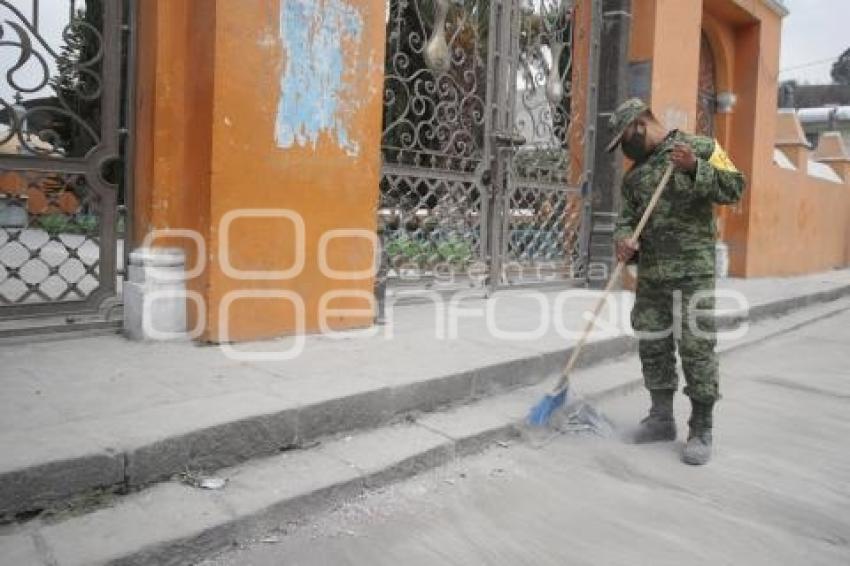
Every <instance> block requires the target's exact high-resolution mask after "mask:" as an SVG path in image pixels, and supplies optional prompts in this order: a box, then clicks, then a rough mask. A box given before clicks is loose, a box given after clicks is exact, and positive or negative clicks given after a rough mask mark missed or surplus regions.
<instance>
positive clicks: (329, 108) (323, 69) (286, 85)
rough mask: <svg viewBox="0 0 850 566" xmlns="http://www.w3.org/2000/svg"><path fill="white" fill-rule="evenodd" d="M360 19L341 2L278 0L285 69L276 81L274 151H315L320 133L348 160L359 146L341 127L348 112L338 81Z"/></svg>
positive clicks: (351, 55) (350, 59)
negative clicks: (328, 138) (295, 149)
mask: <svg viewBox="0 0 850 566" xmlns="http://www.w3.org/2000/svg"><path fill="white" fill-rule="evenodd" d="M362 30H363V19H362V17H361V15H360V13H359V12H358V11H357V10H356V9H354V8H353V7H351V6H349V5H347V4H345V3H344V2H342V1H341V0H281V6H280V37H281V42H282V43H283V48H284V50H285V55H286V65H285V67H284V69H283V73H282V75H281V80H280V102H279V104H278V111H277V124H276V128H275V139H276V141H277V145H278V147H283V148H289V147H292V146H294V145H296V144H297V145H299V146H301V147H307V146H312V147H316V144H317V142H318V140H319V136H320V134H322V133H325V134H328V135H329V136H331V139H334V140H336V143H337V144H338V145H339V147H340V148H341V149H343V150H344V151H345V152H346V153H348V154H349V155H357V153H358V152H359V146H358V144H357V142H356V141H354V140H352V139H351V138H350V136H349V133H348V127H347V124H346V121H347V118H349V117H350V115H351V112H352V110H353V106H354V100H353V96H352V94H351V93H349V92H347V91H348V90H349V87H347V85H346V84H345V82H344V80H343V78H344V74H345V70H346V68H347V67H348V66H350V65H353V64H356V61H357V59H356V58H357V56H358V53H357V50H356V49H355V50H354V52H351V51H349V52H348V53H343V44H344V43H345V44H346V45H348V46H352V45H353V46H355V47H356V46H359V44H360V37H361V33H362Z"/></svg>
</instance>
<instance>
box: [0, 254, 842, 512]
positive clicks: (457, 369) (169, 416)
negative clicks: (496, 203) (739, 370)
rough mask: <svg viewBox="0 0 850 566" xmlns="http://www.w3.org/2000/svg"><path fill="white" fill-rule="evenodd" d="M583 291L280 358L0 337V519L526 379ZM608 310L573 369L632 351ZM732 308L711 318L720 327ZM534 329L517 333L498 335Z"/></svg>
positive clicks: (774, 286) (472, 311) (465, 306)
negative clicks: (2, 341)
mask: <svg viewBox="0 0 850 566" xmlns="http://www.w3.org/2000/svg"><path fill="white" fill-rule="evenodd" d="M721 286H722V287H723V288H727V289H731V290H735V291H738V292H740V293H741V294H742V295H743V296H744V297H746V299H747V300H748V302H749V317H750V318H751V319H759V318H765V317H769V316H772V315H776V314H779V313H782V312H785V311H788V310H793V309H795V308H800V307H802V306H805V305H809V304H812V303H816V302H822V301H830V300H834V299H837V298H840V297H842V296H845V295H848V294H850V270H845V271H834V272H829V273H825V274H819V275H815V276H807V277H802V278H791V279H781V280H767V279H765V280H727V281H724V282H722V283H721ZM594 296H595V295H593V294H591V293H590V292H587V291H573V292H571V293H554V292H547V293H531V292H530V291H528V290H522V291H506V292H502V293H499V294H497V295H496V296H495V297H493V298H491V299H490V300H488V301H485V300H483V299H475V298H468V299H467V300H463V301H457V302H456V303H455V304H454V307H455V311H454V312H455V314H457V315H458V316H454V315H453V314H452V309H451V308H448V309H446V310H443V307H442V306H435V305H434V304H433V303H430V302H425V303H422V304H416V305H409V306H404V307H398V308H396V309H393V310H392V314H391V316H390V321H389V323H388V325H387V326H386V327H383V328H378V329H377V330H376V331H371V330H370V331H360V332H349V333H345V334H343V335H340V336H339V337H336V338H330V337H328V336H313V337H309V338H307V339H306V340H305V341H304V344H303V351H302V352H301V354H300V355H299V356H297V357H295V358H293V359H290V360H278V361H259V360H250V359H233V358H232V356H228V355H227V354H226V352H225V351H223V350H222V349H220V348H218V347H201V346H196V345H194V344H189V343H179V344H176V343H169V344H150V343H146V344H142V343H132V342H128V341H125V340H124V339H123V338H120V337H117V336H115V337H113V336H107V337H94V338H87V339H76V340H67V341H62V342H45V343H36V344H28V345H17V346H4V347H2V348H0V384H2V391H3V395H2V396H0V454H3V459H2V462H0V515H7V516H12V515H15V514H19V513H22V512H33V511H35V510H39V509H43V508H45V507H49V506H52V505H55V504H57V503H59V502H63V501H66V500H68V499H69V498H71V497H73V496H78V495H84V494H86V493H91V492H92V491H93V490H96V489H101V488H106V489H126V488H134V487H139V486H144V485H146V484H150V483H152V482H155V481H158V480H162V479H165V478H168V477H170V476H172V475H173V474H176V473H179V472H182V471H185V470H186V469H187V468H188V469H191V470H206V471H212V470H215V469H218V468H222V467H225V466H232V465H235V464H238V463H240V462H243V461H246V460H249V459H252V458H257V457H261V456H267V455H270V454H274V453H277V452H279V451H281V450H288V449H291V448H296V447H299V446H303V445H305V444H309V443H311V442H312V441H313V440H314V439H316V438H319V437H322V436H325V435H329V434H336V433H341V432H347V431H351V430H356V429H366V428H373V427H377V426H379V425H382V424H385V423H387V422H390V421H392V420H393V419H398V418H400V417H401V416H403V415H406V414H409V413H411V412H418V411H432V410H435V409H437V408H440V407H444V406H447V405H452V404H460V403H466V402H469V401H471V400H473V399H476V398H481V397H484V396H489V395H492V394H495V393H498V392H501V391H506V390H509V389H512V388H514V387H517V386H520V385H528V384H532V383H537V382H539V381H541V380H542V379H544V378H547V377H549V376H551V375H553V374H554V373H556V372H557V371H559V369H560V366H561V365H562V364H563V362H564V360H565V356H566V354H567V352H568V351H569V348H570V347H571V345H572V344H573V343H574V341H575V339H574V337H572V338H571V337H565V336H564V333H565V332H564V331H565V330H573V331H574V333H577V331H578V330H579V329H580V328H581V326H582V325H583V322H582V320H581V312H582V311H583V310H585V309H587V308H588V307H589V305H591V304H592V302H593V298H594ZM559 301H561V302H560V303H559ZM727 304H731V303H727ZM488 305H489V308H490V309H491V310H490V311H489V313H488V311H487V309H488ZM615 305H616V308H614V309H613V313H614V314H615V315H616V316H613V317H612V318H611V321H612V323H616V322H619V323H621V324H620V326H619V328H620V329H619V330H616V325H609V327H610V326H614V327H615V329H614V330H611V328H608V329H607V332H599V333H597V334H596V335H595V336H594V338H593V340H592V342H591V345H590V348H589V349H588V351H587V352H586V355H584V356H583V357H582V361H583V363H584V364H585V365H586V364H590V363H593V362H594V361H599V360H602V359H609V358H611V357H613V356H616V355H619V354H622V353H626V352H629V351H631V350H632V348H633V342H632V339H631V336H630V335H629V331H628V328H627V327H628V323H627V321H628V317H627V313H628V310H629V308H630V299H629V296H628V294H625V293H622V294H620V295H619V300H618V302H617V303H615ZM556 306H560V307H563V308H562V309H560V310H559V311H557V312H556V311H554V310H553V309H554V308H555V307H556ZM746 314H747V313H746V312H745V311H742V310H740V309H738V310H736V311H735V312H731V313H726V314H724V315H723V316H724V317H725V318H726V319H727V322H728V321H731V320H734V319H738V318H740V317H742V316H745V315H746ZM455 319H457V324H456V325H454V324H453V323H452V321H453V320H455ZM623 321H625V322H623ZM454 326H456V329H457V330H456V332H454V331H453V330H452V328H453V327H454ZM494 328H495V329H496V330H497V331H496V332H495V333H494ZM535 328H538V329H539V332H537V333H536V335H533V336H531V335H529V336H526V337H525V339H517V337H514V338H513V339H511V338H509V337H506V336H503V335H501V336H500V335H498V329H502V331H508V330H509V331H511V332H519V331H529V332H530V331H532V330H534V329H535ZM376 332H377V333H376ZM297 343H298V340H297V339H295V338H287V339H281V340H275V341H269V342H262V343H252V344H248V345H240V346H239V347H238V348H237V349H238V352H239V353H240V357H244V356H245V355H247V354H248V353H253V354H263V353H265V354H269V355H270V354H273V353H277V354H280V353H281V352H285V351H287V350H289V349H290V348H293V347H296V346H297ZM637 378H638V376H636V375H629V376H627V377H626V378H622V377H621V378H620V381H619V382H604V381H599V382H596V383H595V384H594V385H592V386H591V388H593V387H596V388H597V389H599V391H601V390H603V389H612V388H616V387H622V386H623V385H624V383H623V379H625V380H626V381H628V382H631V383H634V382H635V380H636V379H637ZM599 391H597V393H598V392H599ZM590 393H593V391H592V390H591V391H590Z"/></svg>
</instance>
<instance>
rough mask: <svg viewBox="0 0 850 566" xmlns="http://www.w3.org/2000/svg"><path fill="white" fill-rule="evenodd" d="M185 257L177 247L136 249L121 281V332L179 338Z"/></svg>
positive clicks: (183, 308)
mask: <svg viewBox="0 0 850 566" xmlns="http://www.w3.org/2000/svg"><path fill="white" fill-rule="evenodd" d="M185 267H186V256H185V254H184V252H183V250H181V249H178V248H139V249H137V250H135V251H134V252H132V253H131V254H130V265H129V268H128V280H127V281H126V282H125V283H124V293H123V294H124V334H125V335H126V336H127V337H128V338H130V339H131V340H181V339H185V338H186V337H187V335H186V332H187V329H186V277H185Z"/></svg>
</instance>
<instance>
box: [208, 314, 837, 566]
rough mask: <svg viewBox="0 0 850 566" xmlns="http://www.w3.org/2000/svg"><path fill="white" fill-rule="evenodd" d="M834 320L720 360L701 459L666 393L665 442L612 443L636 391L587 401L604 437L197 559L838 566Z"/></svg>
mask: <svg viewBox="0 0 850 566" xmlns="http://www.w3.org/2000/svg"><path fill="white" fill-rule="evenodd" d="M848 327H850V313H848V312H847V311H844V312H843V313H841V314H839V315H836V316H833V317H830V318H827V319H824V320H822V321H820V322H818V323H815V324H812V325H809V326H805V327H803V328H801V329H798V330H796V331H794V332H791V333H788V334H785V335H782V336H780V337H777V338H773V339H771V340H769V341H767V342H764V343H762V344H761V345H758V346H755V347H752V348H748V349H744V350H740V351H736V352H733V353H730V354H728V355H726V356H724V358H723V361H722V369H721V372H722V375H723V384H722V389H723V393H724V399H723V401H722V402H721V403H720V405H719V406H718V410H717V414H716V429H715V443H716V451H715V457H714V459H713V461H712V462H711V463H710V464H709V465H708V466H705V467H689V466H686V465H684V464H682V463H681V462H680V461H679V452H680V450H681V446H682V442H683V440H684V436H685V434H686V425H685V421H686V420H687V413H688V406H687V401H686V399H684V398H683V397H681V396H679V399H678V401H677V417H678V422H679V425H680V430H679V439H678V441H677V442H674V443H662V444H655V445H644V446H637V445H633V444H630V443H629V442H628V441H627V438H628V434H629V431H630V429H631V428H632V427H633V426H634V424H635V423H636V422H637V421H638V420H639V419H640V418H641V417H642V416H643V414H644V413H645V411H646V408H647V404H648V401H647V399H646V398H645V397H646V396H645V394H644V393H643V392H639V393H634V394H630V395H627V396H624V397H620V398H616V399H612V400H611V401H609V402H607V403H604V404H603V405H601V406H599V407H598V408H599V409H600V410H601V411H602V412H603V413H604V414H605V415H606V416H607V417H608V418H609V419H610V420H611V422H612V423H613V425H614V427H615V429H614V430H615V433H614V436H613V437H609V438H601V437H599V436H595V435H592V434H586V433H585V434H576V433H567V434H560V435H556V436H553V437H552V438H550V439H549V440H548V441H547V442H545V443H542V444H540V443H538V444H533V443H528V442H517V443H513V444H510V445H505V446H496V447H494V448H492V449H490V450H488V451H487V452H485V453H483V454H480V455H478V456H474V457H469V458H466V459H461V460H457V461H455V462H454V463H452V464H451V465H449V466H445V467H442V468H438V469H436V470H433V471H431V472H427V473H425V474H423V475H421V476H417V477H415V478H413V479H411V480H407V481H405V482H402V483H398V484H394V485H391V486H389V487H386V488H384V489H381V490H379V491H376V492H372V493H368V494H366V495H364V496H363V497H360V498H358V499H356V500H354V501H349V502H345V503H341V504H340V505H339V506H338V507H337V508H336V509H334V510H332V511H330V512H327V513H325V514H323V515H320V516H318V517H315V518H314V519H313V520H311V521H310V522H308V523H302V524H290V525H287V526H285V528H283V529H281V530H280V531H276V532H272V533H262V534H258V536H257V537H256V538H255V539H254V542H252V543H250V544H247V545H245V546H244V547H242V548H239V549H234V550H231V551H228V552H227V553H225V554H222V555H219V556H217V557H214V558H211V559H209V560H207V561H205V562H202V564H203V565H204V566H231V565H232V566H236V565H239V566H264V565H287V566H289V565H334V566H337V565H340V566H341V565H348V564H351V565H355V564H356V565H365V564H368V565H370V566H371V565H375V566H378V565H385V564H386V565H393V566H395V565H398V564H404V565H405V566H412V565H423V566H424V565H428V566H431V565H434V564H457V565H460V564H464V565H466V564H470V565H472V564H476V565H477V564H493V565H496V564H503V565H512V566H514V565H525V564H528V565H549V564H551V565H556V564H557V565H559V566H562V565H564V564H570V565H588V566H601V565H616V564H628V565H641V564H652V565H664V564H670V565H674V564H675V565H679V564H687V565H689V566H693V565H701V564H705V565H713V566H717V565H723V564H730V565H731V564H735V565H740V564H746V565H759V564H765V565H767V564H769V565H776V564H781V565H797V564H799V565H807V566H811V565H821V564H822V565H827V564H828V565H846V564H850V442H848V435H849V434H850V418H848V415H850V332H848V331H847V328H848ZM590 371H592V372H594V373H596V374H603V373H605V372H613V371H630V372H636V371H638V364H637V360H635V359H629V360H625V361H618V362H615V363H612V364H607V365H601V366H598V367H596V368H593V369H592V370H590Z"/></svg>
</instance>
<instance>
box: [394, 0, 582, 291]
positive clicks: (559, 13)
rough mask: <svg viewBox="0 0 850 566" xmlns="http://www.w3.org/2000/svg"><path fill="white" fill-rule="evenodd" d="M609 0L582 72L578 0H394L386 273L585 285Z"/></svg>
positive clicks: (472, 282)
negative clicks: (576, 40)
mask: <svg viewBox="0 0 850 566" xmlns="http://www.w3.org/2000/svg"><path fill="white" fill-rule="evenodd" d="M598 4H599V3H598V2H597V1H595V0H591V1H589V2H587V3H586V6H589V7H590V8H591V17H590V18H589V20H590V21H591V24H590V26H589V27H588V29H587V30H585V33H586V34H587V36H588V42H589V43H588V46H589V47H588V49H587V53H588V56H587V57H588V60H586V61H584V62H583V64H585V65H586V66H585V67H584V69H586V70H587V72H586V73H583V74H580V73H577V72H575V65H574V64H573V58H574V56H575V55H576V53H577V50H576V48H575V45H574V44H573V35H574V31H575V29H576V26H577V23H576V10H575V8H574V6H573V2H572V1H571V0H455V1H454V2H450V1H449V0H389V2H388V21H387V55H386V68H385V85H384V122H383V123H384V128H383V140H382V153H383V176H382V182H381V199H380V206H379V211H378V215H379V227H380V230H381V234H382V238H381V241H382V244H383V254H382V259H383V265H382V267H383V274H384V276H385V279H388V280H395V281H398V282H405V281H407V282H411V283H413V284H416V285H423V284H424V285H426V286H431V287H436V288H439V287H457V286H467V285H468V286H478V285H484V284H486V282H488V281H489V284H490V285H491V286H498V285H512V284H517V283H536V282H546V281H553V280H556V281H563V282H575V281H580V280H583V278H584V277H585V271H586V270H585V264H586V250H587V244H586V242H587V236H588V231H587V229H588V223H589V204H588V203H587V200H588V199H585V198H584V197H585V196H587V194H586V193H587V187H588V186H589V179H590V175H589V172H590V170H591V169H592V159H593V145H594V144H593V140H592V137H590V138H588V133H590V134H591V136H592V125H593V123H594V119H593V118H592V117H593V116H595V102H596V96H595V85H594V84H593V81H594V80H595V75H596V66H597V63H596V61H597V53H598V34H599V32H598V19H599V17H598V13H597V12H598V8H599V5H598ZM580 77H587V79H586V80H582V79H581V78H580ZM582 83H584V84H582ZM588 117H590V118H589V119H588Z"/></svg>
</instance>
